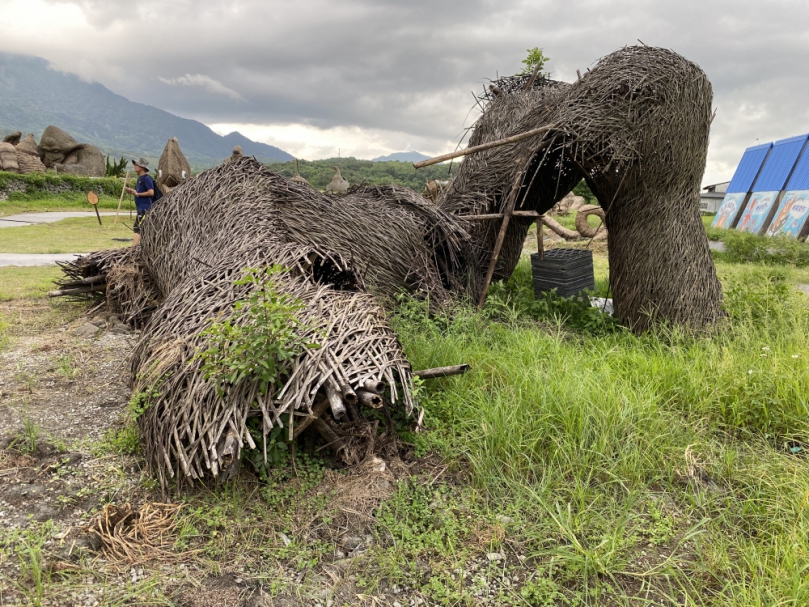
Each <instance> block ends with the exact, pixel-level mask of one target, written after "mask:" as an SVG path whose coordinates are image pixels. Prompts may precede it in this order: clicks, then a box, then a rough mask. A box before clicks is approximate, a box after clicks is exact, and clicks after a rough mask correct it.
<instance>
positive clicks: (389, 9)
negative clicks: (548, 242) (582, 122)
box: [0, 0, 809, 183]
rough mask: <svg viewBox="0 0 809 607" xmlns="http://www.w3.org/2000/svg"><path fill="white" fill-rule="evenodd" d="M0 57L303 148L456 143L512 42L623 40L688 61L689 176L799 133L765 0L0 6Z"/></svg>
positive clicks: (778, 12)
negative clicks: (698, 107) (701, 156)
mask: <svg viewBox="0 0 809 607" xmlns="http://www.w3.org/2000/svg"><path fill="white" fill-rule="evenodd" d="M0 11H2V14H3V15H4V16H5V17H6V18H7V23H9V24H10V27H7V28H6V29H5V31H4V35H3V37H2V39H0V51H6V52H14V53H25V54H30V55H36V56H40V57H43V58H45V59H46V60H47V61H49V62H50V63H51V65H52V66H53V67H54V69H58V70H62V71H67V72H70V73H75V74H77V75H79V76H81V77H82V78H84V79H86V80H93V81H98V82H100V83H101V84H103V85H104V86H106V87H107V88H109V89H111V90H112V91H114V92H115V93H118V94H121V95H123V96H125V97H127V98H128V99H130V100H132V101H137V102H140V103H146V104H149V105H153V106H156V107H159V108H161V109H165V110H167V111H169V112H172V113H174V114H177V115H179V116H182V117H186V118H193V119H195V120H199V121H201V122H204V123H205V124H207V125H209V126H210V127H211V128H212V129H213V130H215V131H216V132H219V133H221V134H226V133H227V132H230V131H233V130H238V131H239V132H241V133H242V134H244V135H246V136H248V137H250V138H251V139H254V140H256V141H261V142H264V143H269V144H271V145H275V146H277V147H280V148H281V149H284V150H285V151H288V152H289V153H291V154H294V155H296V156H299V157H302V158H309V159H314V158H323V157H330V156H336V155H338V151H339V154H340V155H342V156H356V157H358V158H373V157H376V156H381V155H385V154H389V153H391V152H400V151H413V150H417V151H419V152H422V153H425V154H430V155H433V154H440V153H444V152H447V151H450V150H452V149H454V148H455V146H456V145H457V144H458V142H459V140H460V139H461V137H462V136H463V134H464V129H465V128H466V127H469V126H470V125H471V124H472V123H473V121H474V119H475V117H476V114H475V113H474V111H473V110H472V108H473V105H474V102H473V98H472V92H473V91H479V90H480V89H481V87H482V86H483V84H484V83H485V82H486V81H487V79H489V78H495V77H496V76H497V75H498V74H499V75H504V74H512V73H516V72H518V71H519V70H520V69H521V68H522V64H521V61H522V59H523V58H524V57H525V55H526V50H527V49H528V48H531V47H534V46H539V47H542V48H543V49H544V51H545V54H546V55H547V56H549V57H550V58H551V59H550V62H549V63H548V64H547V68H546V69H548V70H549V71H550V72H551V76H552V77H553V78H555V79H558V80H566V81H571V80H573V79H575V77H576V70H577V69H579V70H584V69H586V68H588V67H591V66H592V65H593V64H594V63H595V62H596V61H597V60H598V59H599V58H600V57H602V56H604V55H606V54H609V53H610V52H612V51H614V50H616V49H618V48H621V47H622V46H625V45H631V44H637V43H638V40H642V41H643V42H644V43H646V44H649V45H654V46H663V47H666V48H671V49H672V50H674V51H676V52H678V53H680V54H682V55H684V56H685V57H687V58H688V59H690V60H692V61H694V62H696V63H697V64H699V65H700V66H701V67H702V69H703V70H705V72H706V73H707V74H708V77H709V78H710V79H711V81H712V83H713V87H714V107H715V108H716V110H717V116H716V119H715V120H714V123H713V126H712V130H711V143H710V147H709V154H708V165H707V168H706V173H705V178H704V180H703V183H712V182H716V181H723V180H726V179H729V178H730V177H731V175H732V172H733V170H734V168H735V166H736V163H737V162H738V160H739V158H740V157H741V154H742V152H743V151H744V149H745V148H746V147H749V146H751V145H755V144H756V143H763V142H767V141H773V140H776V139H781V138H784V137H789V136H792V135H797V134H801V133H805V132H807V131H809V104H807V103H806V102H805V101H804V100H805V99H807V98H809V77H807V75H806V70H805V69H804V67H803V66H804V65H806V64H807V59H809V33H807V32H805V31H804V27H803V24H805V23H806V22H807V21H809V5H808V4H802V3H798V2H794V1H790V2H786V1H774V2H770V3H768V4H766V5H764V4H762V3H753V2H747V1H741V2H731V1H730V0H720V1H716V2H710V3H707V2H694V1H691V0H688V1H682V2H654V1H652V0H644V1H634V2H630V1H628V0H602V1H595V0H571V1H570V2H567V3H564V4H562V3H558V2H556V3H555V2H549V1H538V2H537V1H534V2H527V1H521V0H513V1H509V0H502V1H500V2H494V1H485V0H479V1H469V2H460V1H458V0H451V1H445V2H427V1H426V0H411V1H410V2H408V3H406V4H391V3H381V2H373V1H370V0H345V1H343V2H339V3H335V2H331V3H329V2H324V1H323V0H304V1H300V2H297V3H278V2H258V1H256V0H233V1H232V2H230V3H227V4H222V3H218V2H212V1H210V0H199V1H194V2H191V0H176V1H175V2H172V3H166V2H156V1H155V0H143V1H142V2H139V3H137V4H136V5H135V4H131V3H128V2H123V1H122V0H0Z"/></svg>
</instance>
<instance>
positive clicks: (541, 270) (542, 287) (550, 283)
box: [531, 249, 596, 297]
mask: <svg viewBox="0 0 809 607" xmlns="http://www.w3.org/2000/svg"><path fill="white" fill-rule="evenodd" d="M531 275H532V278H533V283H534V296H535V297H539V296H540V294H541V293H544V292H546V291H550V290H551V289H556V292H557V293H558V294H559V295H561V296H562V297H571V296H573V295H576V294H578V293H581V292H582V291H587V290H590V291H592V290H593V289H595V286H596V283H595V273H594V272H593V252H592V251H582V250H581V249H550V250H548V251H545V256H544V258H543V259H539V256H538V255H537V254H536V253H534V254H533V255H531Z"/></svg>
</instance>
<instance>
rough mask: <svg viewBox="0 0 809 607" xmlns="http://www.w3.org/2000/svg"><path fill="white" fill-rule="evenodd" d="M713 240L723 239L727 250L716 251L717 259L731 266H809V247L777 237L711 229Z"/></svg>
mask: <svg viewBox="0 0 809 607" xmlns="http://www.w3.org/2000/svg"><path fill="white" fill-rule="evenodd" d="M708 237H709V238H710V239H711V240H722V242H723V243H724V245H725V250H724V251H721V252H720V251H714V252H713V255H714V257H715V258H716V259H717V260H721V261H727V262H731V263H763V264H769V265H791V266H795V267H797V268H805V267H809V244H806V243H805V242H801V241H799V240H795V239H793V238H787V237H783V236H777V237H774V238H771V237H769V236H757V235H755V234H747V233H744V232H737V231H736V230H716V229H710V228H709V230H708Z"/></svg>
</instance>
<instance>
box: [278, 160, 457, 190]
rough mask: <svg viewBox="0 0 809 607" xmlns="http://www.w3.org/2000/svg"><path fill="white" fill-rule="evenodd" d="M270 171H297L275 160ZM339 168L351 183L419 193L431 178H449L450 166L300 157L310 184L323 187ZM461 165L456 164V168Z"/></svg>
mask: <svg viewBox="0 0 809 607" xmlns="http://www.w3.org/2000/svg"><path fill="white" fill-rule="evenodd" d="M267 166H269V167H270V170H271V171H275V172H276V173H280V174H281V175H284V176H285V177H292V176H293V175H294V174H295V163H294V162H274V163H271V164H268V165H267ZM332 166H338V167H340V173H342V175H343V177H345V178H346V179H347V180H348V182H349V183H350V184H351V185H354V184H358V183H362V182H364V183H366V184H369V185H389V184H395V185H403V186H406V187H408V188H412V189H414V190H416V191H417V192H421V191H422V190H423V189H424V184H425V183H427V182H428V181H431V180H432V179H449V176H450V173H449V165H448V164H436V165H433V166H429V167H425V168H423V169H418V170H416V169H414V168H413V165H412V164H409V163H406V162H398V161H384V162H383V161H372V160H357V159H356V158H327V159H325V160H301V161H300V164H299V167H300V173H301V176H302V177H305V178H306V179H307V181H309V184H310V185H312V186H314V187H315V188H317V189H319V190H322V189H323V188H325V187H326V185H327V184H328V183H329V181H331V178H332V175H334V170H333V169H332ZM457 168H458V164H457V163H456V164H455V165H453V171H454V170H456V169H457Z"/></svg>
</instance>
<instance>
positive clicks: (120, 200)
mask: <svg viewBox="0 0 809 607" xmlns="http://www.w3.org/2000/svg"><path fill="white" fill-rule="evenodd" d="M127 181H129V171H127V172H126V177H124V187H123V188H122V189H121V197H120V198H119V199H118V208H117V209H116V211H115V219H114V220H113V222H112V227H115V224H117V223H118V213H120V212H121V203H122V202H123V201H124V194H126V182H127Z"/></svg>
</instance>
